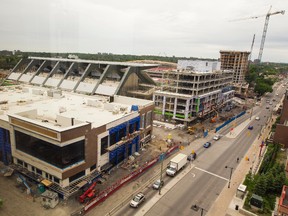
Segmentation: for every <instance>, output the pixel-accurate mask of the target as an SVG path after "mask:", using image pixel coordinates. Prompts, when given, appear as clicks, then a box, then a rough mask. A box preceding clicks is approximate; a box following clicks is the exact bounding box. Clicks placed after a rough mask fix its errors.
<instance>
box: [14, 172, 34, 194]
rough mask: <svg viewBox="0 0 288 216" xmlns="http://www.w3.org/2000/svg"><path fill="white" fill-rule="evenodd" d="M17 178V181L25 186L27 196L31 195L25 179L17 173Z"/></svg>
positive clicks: (31, 192)
mask: <svg viewBox="0 0 288 216" xmlns="http://www.w3.org/2000/svg"><path fill="white" fill-rule="evenodd" d="M17 176H18V178H17V181H18V182H21V183H23V184H24V185H25V187H26V188H27V194H31V195H33V191H32V189H31V188H30V186H29V185H28V183H27V182H26V179H25V178H24V177H23V176H22V175H20V174H19V173H18V174H17Z"/></svg>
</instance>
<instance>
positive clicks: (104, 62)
mask: <svg viewBox="0 0 288 216" xmlns="http://www.w3.org/2000/svg"><path fill="white" fill-rule="evenodd" d="M28 59H35V60H47V61H59V62H76V63H93V64H107V65H121V66H131V67H158V66H159V64H145V63H136V62H113V61H98V60H84V59H68V58H48V57H35V56H30V57H28Z"/></svg>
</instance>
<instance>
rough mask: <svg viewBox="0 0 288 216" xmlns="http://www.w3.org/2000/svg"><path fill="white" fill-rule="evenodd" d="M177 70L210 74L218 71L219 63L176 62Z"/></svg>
mask: <svg viewBox="0 0 288 216" xmlns="http://www.w3.org/2000/svg"><path fill="white" fill-rule="evenodd" d="M177 70H190V71H197V72H211V71H216V70H220V62H218V61H203V60H178V64H177Z"/></svg>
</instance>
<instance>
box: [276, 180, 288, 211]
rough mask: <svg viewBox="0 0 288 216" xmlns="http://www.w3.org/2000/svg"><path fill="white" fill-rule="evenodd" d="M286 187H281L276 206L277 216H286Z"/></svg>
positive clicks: (287, 201) (287, 200)
mask: <svg viewBox="0 0 288 216" xmlns="http://www.w3.org/2000/svg"><path fill="white" fill-rule="evenodd" d="M287 194H288V187H287V186H286V185H283V188H282V193H281V197H280V199H279V204H278V215H283V216H284V215H288V197H287Z"/></svg>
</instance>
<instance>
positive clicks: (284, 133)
mask: <svg viewBox="0 0 288 216" xmlns="http://www.w3.org/2000/svg"><path fill="white" fill-rule="evenodd" d="M287 110H288V90H286V92H285V96H284V98H283V107H282V110H281V116H280V121H279V124H277V125H276V129H275V134H274V142H275V143H280V144H282V145H283V146H284V147H285V148H288V112H287Z"/></svg>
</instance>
